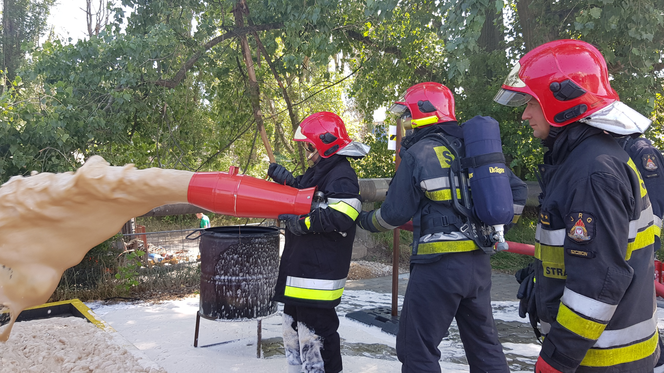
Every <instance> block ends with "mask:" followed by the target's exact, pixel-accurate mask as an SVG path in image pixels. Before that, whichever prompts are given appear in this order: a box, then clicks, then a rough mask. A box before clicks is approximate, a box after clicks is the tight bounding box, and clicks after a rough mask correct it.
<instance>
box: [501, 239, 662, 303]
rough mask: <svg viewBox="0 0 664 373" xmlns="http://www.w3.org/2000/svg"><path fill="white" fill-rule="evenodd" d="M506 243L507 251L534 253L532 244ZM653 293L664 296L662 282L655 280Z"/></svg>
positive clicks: (531, 254) (524, 253)
mask: <svg viewBox="0 0 664 373" xmlns="http://www.w3.org/2000/svg"><path fill="white" fill-rule="evenodd" d="M507 244H508V245H509V249H507V251H508V252H510V253H515V254H522V255H528V256H534V255H535V246H534V245H528V244H525V243H518V242H512V241H507ZM655 294H657V296H658V297H663V298H664V284H660V283H659V282H657V281H655Z"/></svg>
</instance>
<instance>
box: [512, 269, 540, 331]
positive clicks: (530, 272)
mask: <svg viewBox="0 0 664 373" xmlns="http://www.w3.org/2000/svg"><path fill="white" fill-rule="evenodd" d="M514 277H516V281H517V282H518V283H520V284H521V285H520V286H519V290H518V291H517V293H516V297H517V298H518V299H520V301H519V317H521V318H525V317H526V313H527V312H528V311H529V310H528V304H529V303H530V302H529V301H530V298H533V297H534V292H535V281H534V280H535V268H534V267H533V264H532V263H531V264H529V265H528V266H527V267H525V268H521V269H520V270H518V271H517V272H516V273H515V274H514Z"/></svg>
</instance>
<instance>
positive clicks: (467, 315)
mask: <svg viewBox="0 0 664 373" xmlns="http://www.w3.org/2000/svg"><path fill="white" fill-rule="evenodd" d="M392 111H393V112H395V113H397V114H400V115H401V117H402V123H403V122H406V123H404V124H409V125H410V127H412V128H413V133H412V134H411V135H409V136H406V137H405V138H404V139H403V141H402V148H401V151H400V153H399V154H400V156H401V164H400V166H399V169H398V170H397V172H396V174H395V175H394V178H393V179H392V182H391V184H390V187H389V189H388V192H387V196H386V199H385V201H384V202H383V204H382V206H381V208H380V209H377V210H374V211H371V212H362V213H361V214H360V217H359V218H358V225H359V226H360V227H361V228H363V229H366V230H369V231H372V232H377V231H386V230H389V229H394V228H396V227H398V226H400V225H402V224H404V223H406V222H408V221H409V220H410V219H411V218H412V220H413V249H412V255H411V259H410V263H411V274H410V279H409V282H408V289H407V290H406V295H405V299H404V303H403V308H402V312H401V315H400V317H399V331H398V334H397V356H398V358H399V360H400V361H401V362H402V364H403V366H402V372H413V373H414V372H417V373H421V372H440V363H439V360H440V356H441V353H440V351H439V350H438V345H439V344H440V342H441V341H442V339H443V338H444V337H445V336H446V335H447V333H448V328H449V326H450V324H451V322H452V320H453V319H454V318H456V321H457V324H458V326H459V333H460V334H461V339H462V341H463V344H464V349H465V353H466V357H467V359H468V364H469V365H470V370H471V372H476V371H477V372H480V371H481V372H509V369H508V366H507V362H506V359H505V355H504V354H503V350H502V346H501V344H500V341H499V340H498V333H497V331H496V327H495V324H494V321H493V316H492V313H491V297H490V290H491V265H490V263H489V255H488V254H487V253H486V252H485V250H487V251H493V243H494V242H495V241H493V240H492V239H491V237H485V236H481V235H480V236H478V234H480V233H481V232H480V229H479V228H480V227H484V228H487V227H486V226H484V225H483V224H481V222H480V221H479V219H478V218H477V213H476V211H474V208H473V205H472V203H471V202H472V200H470V198H469V191H468V188H469V185H468V184H469V183H468V182H467V176H468V170H470V171H471V172H472V173H478V172H479V174H482V173H483V172H484V171H482V170H480V168H486V175H479V174H478V175H476V176H477V177H478V179H477V180H484V179H483V178H484V177H487V176H488V174H489V173H491V172H490V170H488V169H489V168H493V173H491V175H492V177H496V178H497V179H496V180H495V183H496V184H495V185H496V188H498V189H500V188H503V189H502V193H500V192H499V193H494V195H493V198H494V200H495V201H494V202H495V203H496V209H495V211H488V212H487V213H486V214H485V215H486V216H487V217H489V218H491V219H495V221H492V222H491V223H490V224H491V225H494V224H495V225H501V226H502V225H505V224H510V223H511V222H512V220H513V219H514V220H516V219H517V218H518V216H519V215H520V214H521V212H522V211H523V206H524V205H525V202H526V197H527V190H526V185H525V183H524V182H523V181H521V180H519V179H518V178H517V177H516V176H514V175H513V174H512V172H511V171H510V170H509V168H507V167H506V166H505V164H504V163H502V162H504V156H502V153H501V152H500V145H497V148H496V145H495V142H496V141H497V142H498V144H499V142H500V138H499V137H498V138H497V139H495V138H494V139H485V140H489V141H488V142H489V143H494V144H493V150H492V151H491V152H490V153H489V154H477V156H476V157H473V158H469V159H468V160H469V161H471V162H468V163H466V166H467V167H468V168H467V169H465V170H462V168H463V167H464V166H462V165H461V164H462V163H464V162H461V161H462V160H463V159H464V158H465V157H464V151H465V150H466V147H465V146H464V134H465V133H466V132H467V131H466V130H464V129H462V127H460V126H458V125H457V121H456V117H455V113H454V97H453V96H452V92H451V91H450V90H449V89H448V88H447V87H445V86H444V85H442V84H439V83H433V82H427V83H420V84H417V85H415V86H413V87H410V88H409V89H408V90H407V91H406V93H405V94H404V97H403V99H402V100H401V101H399V102H397V103H396V104H395V105H394V106H393V107H392ZM465 126H469V127H468V128H469V129H470V127H474V126H479V127H482V128H486V129H489V131H488V132H490V133H493V134H494V135H495V134H496V133H497V132H498V131H493V130H491V129H492V128H496V127H497V126H498V123H497V122H495V120H493V119H492V118H489V117H475V118H473V119H471V120H470V121H468V122H466V124H465V125H464V127H465ZM479 132H482V131H479ZM475 135H477V133H475ZM480 137H481V136H480ZM496 149H498V151H497V152H496V151H495V150H496ZM474 177H475V176H474ZM474 177H473V178H474ZM471 181H472V179H471ZM480 189H482V188H481V187H478V191H477V193H481V192H480V191H479V190H480ZM472 190H473V199H474V197H475V186H472ZM484 191H485V192H486V188H485V189H484ZM483 214H484V213H483ZM473 233H474V234H473Z"/></svg>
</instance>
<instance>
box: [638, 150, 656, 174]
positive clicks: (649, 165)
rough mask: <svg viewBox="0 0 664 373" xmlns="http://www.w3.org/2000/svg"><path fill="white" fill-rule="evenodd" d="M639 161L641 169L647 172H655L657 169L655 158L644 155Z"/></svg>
mask: <svg viewBox="0 0 664 373" xmlns="http://www.w3.org/2000/svg"><path fill="white" fill-rule="evenodd" d="M641 160H642V161H643V168H645V169H646V170H648V171H655V170H656V169H657V168H658V167H657V161H656V160H655V156H654V155H652V154H645V155H644V156H643V157H642V158H641Z"/></svg>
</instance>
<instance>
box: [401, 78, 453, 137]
mask: <svg viewBox="0 0 664 373" xmlns="http://www.w3.org/2000/svg"><path fill="white" fill-rule="evenodd" d="M390 111H391V112H393V113H395V114H404V113H407V111H408V112H410V118H411V120H410V127H411V128H419V127H426V126H430V125H432V124H436V123H441V122H450V121H456V116H455V115H454V96H452V91H450V90H449V88H447V87H445V86H444V85H442V84H440V83H435V82H425V83H419V84H415V85H414V86H412V87H410V88H408V89H407V90H406V93H404V94H403V98H402V99H401V100H400V101H397V102H395V103H394V105H393V106H392V107H391V108H390ZM404 125H405V126H406V127H408V125H407V124H404Z"/></svg>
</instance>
